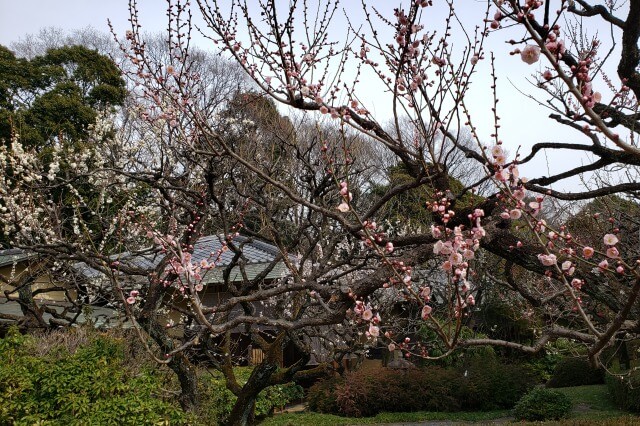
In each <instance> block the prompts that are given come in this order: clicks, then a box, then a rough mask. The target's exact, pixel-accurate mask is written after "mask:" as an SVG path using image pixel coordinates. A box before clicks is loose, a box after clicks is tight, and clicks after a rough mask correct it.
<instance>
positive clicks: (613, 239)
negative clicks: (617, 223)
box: [603, 234, 618, 246]
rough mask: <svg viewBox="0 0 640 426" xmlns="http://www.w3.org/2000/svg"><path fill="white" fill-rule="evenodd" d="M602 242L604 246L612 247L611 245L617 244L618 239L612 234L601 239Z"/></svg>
mask: <svg viewBox="0 0 640 426" xmlns="http://www.w3.org/2000/svg"><path fill="white" fill-rule="evenodd" d="M603 241H604V243H605V244H606V245H608V246H613V245H616V244H618V237H616V236H615V235H613V234H606V235H605V236H604V237H603Z"/></svg>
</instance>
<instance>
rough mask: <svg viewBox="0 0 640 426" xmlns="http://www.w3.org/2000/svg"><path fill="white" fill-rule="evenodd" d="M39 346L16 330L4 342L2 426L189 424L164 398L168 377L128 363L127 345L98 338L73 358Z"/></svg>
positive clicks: (0, 358) (0, 346) (0, 343)
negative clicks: (38, 348) (7, 425)
mask: <svg viewBox="0 0 640 426" xmlns="http://www.w3.org/2000/svg"><path fill="white" fill-rule="evenodd" d="M37 344H38V343H36V339H34V338H32V337H25V336H20V335H19V334H18V333H17V331H15V330H11V331H10V332H9V334H8V336H7V337H6V338H5V339H3V340H0V400H2V404H0V424H16V425H32V424H36V423H38V424H40V423H41V422H43V423H46V424H65V425H66V424H69V425H85V424H96V425H97V424H100V425H128V424H130V425H144V424H149V425H151V424H159V423H170V424H186V423H188V420H189V419H188V417H187V416H186V415H185V414H184V413H183V412H182V411H181V409H180V408H179V406H178V405H177V404H173V403H171V402H167V401H164V400H163V399H162V398H161V397H160V396H161V395H162V393H163V392H162V388H163V387H164V384H163V383H162V375H161V374H158V372H157V371H153V370H151V369H149V368H146V367H144V366H140V365H139V364H137V363H136V362H134V361H133V360H132V359H131V358H128V357H126V356H125V350H124V348H125V345H124V343H123V342H122V340H121V339H116V338H114V337H109V336H106V335H99V334H96V335H93V336H90V337H88V338H87V341H86V342H85V343H83V344H82V345H81V346H80V347H78V348H77V350H75V351H74V352H73V353H71V352H70V351H69V350H68V349H67V348H66V347H64V346H62V345H56V346H54V347H52V348H51V349H50V350H48V351H47V353H46V354H42V353H38V350H37Z"/></svg>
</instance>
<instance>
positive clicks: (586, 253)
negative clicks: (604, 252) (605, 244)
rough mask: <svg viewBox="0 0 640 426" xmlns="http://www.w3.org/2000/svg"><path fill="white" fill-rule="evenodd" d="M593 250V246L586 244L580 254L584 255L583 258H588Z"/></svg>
mask: <svg viewBox="0 0 640 426" xmlns="http://www.w3.org/2000/svg"><path fill="white" fill-rule="evenodd" d="M595 252H596V251H595V250H594V249H593V247H589V246H587V247H583V248H582V255H583V256H584V257H585V259H589V258H590V257H592V256H593V254H594V253H595Z"/></svg>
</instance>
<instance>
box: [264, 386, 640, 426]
mask: <svg viewBox="0 0 640 426" xmlns="http://www.w3.org/2000/svg"><path fill="white" fill-rule="evenodd" d="M555 390H558V391H560V392H562V393H564V394H566V395H567V396H568V397H569V398H571V401H572V402H573V412H572V414H571V417H570V418H569V419H566V420H562V421H559V422H545V424H546V425H562V426H569V425H575V426H582V425H594V424H598V425H610V426H614V425H616V426H617V425H637V424H640V417H637V416H631V415H629V413H626V412H624V411H621V410H619V409H618V408H616V406H615V405H614V404H613V401H611V399H610V397H609V393H608V392H607V387H606V385H593V386H577V387H571V388H560V389H555ZM510 416H511V412H510V411H509V410H501V411H489V412H458V413H433V412H424V411H420V412H415V413H380V414H378V415H377V416H375V417H364V418H348V417H340V416H334V415H331V414H319V413H290V414H279V415H276V416H273V417H270V418H267V419H265V420H264V421H263V422H262V423H261V425H263V426H325V425H326V426H330V425H331V426H332V425H354V424H382V423H394V422H419V421H427V420H432V421H433V420H435V421H438V420H445V421H460V422H481V423H484V424H486V423H491V421H492V420H497V419H505V418H508V417H510ZM520 424H524V423H520ZM535 424H540V423H535Z"/></svg>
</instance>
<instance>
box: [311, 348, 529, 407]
mask: <svg viewBox="0 0 640 426" xmlns="http://www.w3.org/2000/svg"><path fill="white" fill-rule="evenodd" d="M534 384H535V379H534V377H533V374H532V373H531V372H530V371H529V370H527V369H525V368H523V367H520V366H517V365H502V364H499V363H497V362H495V361H493V360H492V359H490V358H489V359H482V358H477V359H474V360H473V361H471V362H469V363H468V364H467V365H466V366H465V367H463V368H442V367H429V368H421V369H412V370H409V371H398V370H392V369H386V368H380V369H379V370H375V371H356V372H351V373H348V374H346V375H345V377H344V378H340V379H338V378H332V379H329V380H327V381H324V382H320V383H317V384H316V385H314V386H313V387H312V388H311V389H310V390H309V396H308V401H309V408H310V409H311V410H317V411H320V412H326V413H334V414H340V415H344V416H351V417H366V416H373V415H375V414H377V413H380V412H385V411H387V412H409V411H473V410H480V411H484V410H494V409H498V408H511V407H513V405H514V404H515V403H516V401H518V399H520V397H521V396H522V395H524V394H525V393H526V392H527V391H528V390H529V389H531V387H533V385H534Z"/></svg>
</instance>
